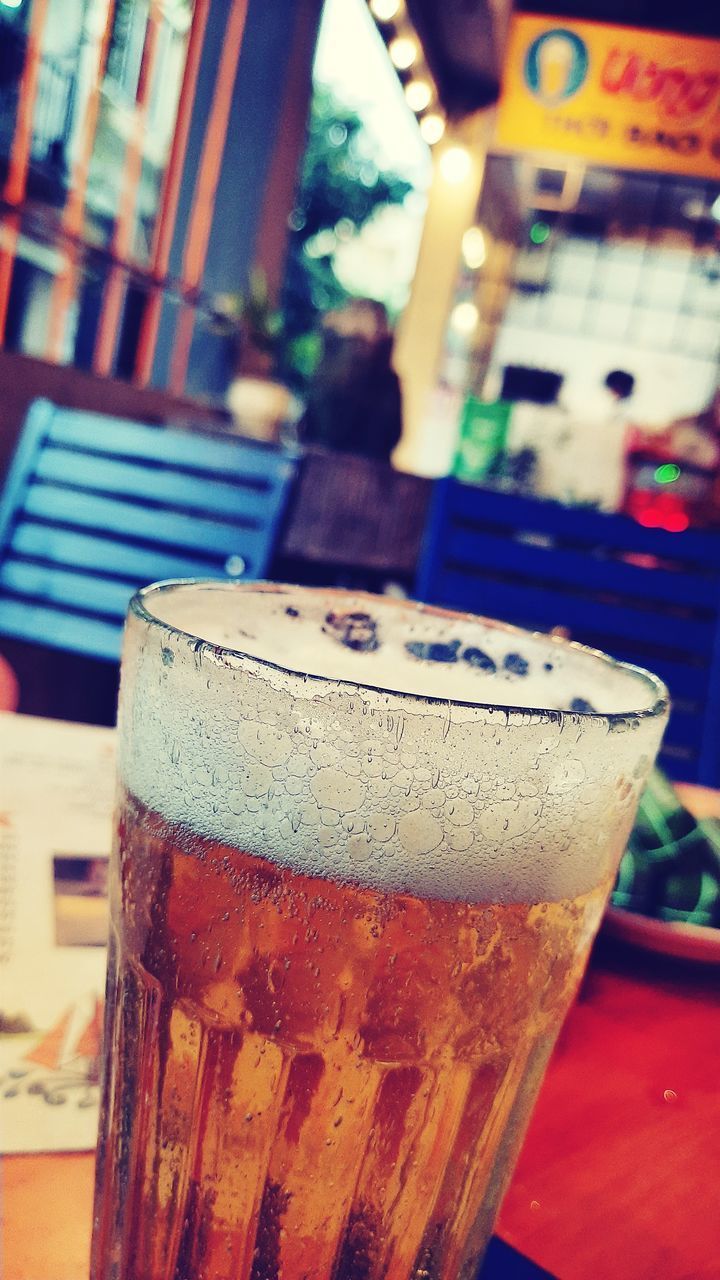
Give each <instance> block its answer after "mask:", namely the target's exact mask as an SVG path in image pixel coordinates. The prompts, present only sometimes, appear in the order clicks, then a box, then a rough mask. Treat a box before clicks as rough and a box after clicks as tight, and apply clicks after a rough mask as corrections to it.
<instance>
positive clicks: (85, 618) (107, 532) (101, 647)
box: [0, 401, 296, 660]
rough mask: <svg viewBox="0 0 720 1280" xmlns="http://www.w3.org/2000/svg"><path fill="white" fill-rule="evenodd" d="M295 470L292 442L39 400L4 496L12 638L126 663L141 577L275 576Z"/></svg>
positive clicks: (0, 618)
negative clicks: (288, 445) (155, 423)
mask: <svg viewBox="0 0 720 1280" xmlns="http://www.w3.org/2000/svg"><path fill="white" fill-rule="evenodd" d="M295 467H296V461H295V459H294V457H293V456H292V455H291V454H289V453H288V452H286V451H284V450H279V449H273V448H271V447H268V446H264V445H256V444H254V443H251V442H248V441H243V440H239V439H233V438H226V437H218V436H212V435H209V434H206V433H202V434H201V433H193V432H189V431H179V430H174V429H171V428H161V427H151V426H145V425H142V424H140V423H134V422H126V421H124V420H119V419H114V418H107V417H103V416H102V415H99V414H90V413H81V412H77V411H73V410H68V409H58V408H56V407H55V406H54V405H51V404H49V403H48V402H47V401H36V402H35V404H34V405H33V406H32V407H31V409H30V412H29V414H28V418H27V421H26V424H25V427H24V429H23V433H22V436H21V439H20V443H19V446H18V449H17V451H16V455H15V458H14V461H13V465H12V467H11V470H10V473H9V476H8V480H7V483H6V486H5V490H4V492H3V495H2V498H0V635H3V634H4V635H7V636H11V637H14V638H16V639H20V640H29V641H34V642H37V643H41V644H44V645H48V646H50V647H54V648H58V649H65V650H68V651H71V652H75V653H82V654H86V655H88V656H93V657H98V658H103V659H108V658H111V659H113V660H115V659H117V657H118V655H119V651H120V643H121V632H122V622H123V618H124V614H125V611H126V608H127V602H128V600H129V597H130V595H131V594H132V592H133V591H134V590H135V589H136V588H137V587H138V586H141V585H143V584H144V583H146V582H150V581H152V580H154V579H159V578H167V577H220V578H224V577H227V576H228V574H229V575H230V576H232V577H239V576H242V577H246V578H260V577H263V576H264V575H265V574H266V573H267V570H268V566H269V562H270V557H271V554H272V550H273V546H274V543H275V540H276V537H277V534H278V531H279V525H280V521H281V519H282V515H283V511H284V507H285V503H286V500H287V497H288V494H289V488H290V484H291V481H292V479H293V477H294V474H295Z"/></svg>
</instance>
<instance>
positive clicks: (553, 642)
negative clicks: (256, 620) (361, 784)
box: [128, 578, 670, 725]
mask: <svg viewBox="0 0 720 1280" xmlns="http://www.w3.org/2000/svg"><path fill="white" fill-rule="evenodd" d="M179 587H180V588H185V587H187V588H190V587H207V588H212V589H216V590H221V591H241V592H243V593H247V594H248V595H250V594H252V593H253V592H256V593H257V594H262V595H265V594H267V595H282V594H284V593H286V592H300V593H301V594H305V593H306V594H308V595H314V596H320V595H324V596H327V597H328V598H329V599H331V600H332V599H353V600H367V601H371V602H374V603H375V604H376V603H377V601H380V602H381V603H382V605H383V607H387V608H395V609H401V610H403V611H407V612H408V613H418V614H421V615H424V616H429V617H439V618H456V619H457V620H458V621H459V622H467V623H471V624H472V623H481V624H483V625H484V626H487V627H490V628H491V629H492V630H494V631H501V632H504V633H505V634H507V635H509V636H524V637H526V638H528V637H529V638H530V639H533V640H539V641H541V642H543V643H545V644H547V645H548V646H549V648H556V649H563V650H568V649H569V650H572V651H573V652H574V653H577V654H581V655H582V656H583V657H585V658H589V659H591V661H592V662H593V663H599V664H600V665H602V666H604V667H606V669H607V670H608V671H609V672H616V671H621V672H624V673H625V674H627V675H629V676H631V677H632V678H633V680H635V681H636V682H637V683H638V684H642V685H644V687H645V688H646V689H649V690H651V691H652V693H653V694H654V695H655V700H654V702H653V703H652V705H651V706H649V707H644V708H640V709H637V710H629V711H563V710H558V709H557V708H550V707H528V706H518V705H517V704H512V703H503V702H482V701H475V700H472V699H461V698H457V697H440V696H438V695H436V694H424V693H410V692H408V691H407V690H401V689H391V688H388V687H386V686H384V685H377V684H372V683H370V682H369V681H361V680H352V679H348V678H347V677H338V676H328V675H318V674H316V673H314V672H303V671H301V670H299V669H296V668H293V667H286V666H283V664H282V663H279V662H273V661H271V660H270V659H269V658H260V657H258V656H257V654H254V653H247V652H246V651H245V650H244V649H238V648H235V647H234V646H231V645H224V644H217V643H216V642H215V641H212V640H205V639H203V637H202V636H198V635H196V634H195V633H194V632H193V631H185V630H184V628H182V627H178V626H176V625H175V624H174V623H171V622H166V621H165V620H164V619H163V618H160V617H158V616H157V615H156V614H154V613H153V612H152V610H151V608H148V605H147V600H148V597H153V596H156V595H163V594H164V593H166V592H170V591H175V590H177V589H178V588H179ZM130 614H132V615H133V616H134V617H136V618H137V619H139V620H140V621H141V622H145V623H147V624H149V625H150V626H153V627H158V628H161V629H163V630H164V631H166V632H168V633H170V634H171V635H174V636H177V637H178V638H179V639H182V640H188V641H191V642H192V643H193V645H194V648H195V651H196V652H200V651H201V650H207V651H208V653H211V654H212V655H213V657H214V658H217V657H218V656H219V655H225V656H227V657H228V658H231V659H241V660H242V661H243V662H248V663H251V664H252V663H255V664H256V665H257V666H259V667H266V668H268V669H269V670H272V671H278V672H280V673H282V674H283V675H284V676H289V677H291V678H293V679H298V680H303V681H304V682H306V683H307V682H308V681H311V680H315V681H318V682H319V683H320V684H332V685H334V686H336V687H342V688H347V689H352V690H361V689H367V690H370V691H372V692H374V693H379V694H386V695H389V696H390V697H394V698H399V699H401V700H402V701H406V702H411V703H415V704H416V705H417V704H422V703H425V704H431V705H439V706H443V707H446V706H448V705H450V706H457V707H464V708H469V709H471V710H477V711H489V712H500V713H501V714H504V715H506V716H507V718H508V720H515V719H524V720H527V717H528V716H541V717H544V718H547V717H549V716H551V717H553V718H557V717H565V716H572V718H573V719H574V720H581V721H585V722H590V723H591V722H593V721H597V722H599V723H604V724H610V725H620V724H627V723H628V722H629V721H637V720H655V719H658V718H659V717H661V716H662V715H664V714H665V713H666V712H667V711H668V710H669V707H670V693H669V690H668V688H667V685H666V684H665V683H664V681H662V680H661V679H660V677H659V676H656V675H654V674H653V672H652V671H648V670H647V669H646V668H645V667H640V666H637V665H636V664H635V663H632V662H622V661H621V660H620V659H619V658H613V657H611V655H610V654H607V653H604V652H603V650H602V649H595V648H593V647H592V646H591V645H586V644H582V643H581V642H580V641H578V640H569V639H567V638H566V637H564V636H556V635H555V636H554V635H550V634H549V633H548V632H545V631H531V630H530V629H529V628H527V627H519V626H515V625H514V624H513V623H511V622H503V621H501V620H500V619H499V618H489V617H487V616H486V615H484V614H480V613H466V612H464V611H462V610H459V609H447V608H445V607H443V606H441V605H433V604H426V603H424V602H423V601H420V600H411V599H396V598H395V597H392V596H383V595H378V594H375V593H373V592H370V591H354V590H352V589H350V588H346V587H313V586H309V587H305V586H299V585H296V584H292V583H288V582H271V581H268V580H267V579H254V580H252V581H237V582H235V581H232V580H228V579H224V578H165V579H161V580H160V581H158V582H151V583H149V584H148V585H147V586H145V587H141V588H140V589H139V590H137V591H136V592H134V594H133V596H132V597H131V599H130V603H129V605H128V616H129V615H130Z"/></svg>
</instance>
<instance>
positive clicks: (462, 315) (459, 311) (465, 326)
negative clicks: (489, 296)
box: [450, 302, 480, 338]
mask: <svg viewBox="0 0 720 1280" xmlns="http://www.w3.org/2000/svg"><path fill="white" fill-rule="evenodd" d="M479 319H480V313H479V312H478V309H477V307H476V306H475V303H474V302H458V304H457V306H456V307H453V310H452V312H451V314H450V327H451V328H452V329H454V330H455V332H456V333H460V334H462V336H463V337H465V338H469V337H470V334H471V333H474V332H475V329H476V327H477V322H478V320H479Z"/></svg>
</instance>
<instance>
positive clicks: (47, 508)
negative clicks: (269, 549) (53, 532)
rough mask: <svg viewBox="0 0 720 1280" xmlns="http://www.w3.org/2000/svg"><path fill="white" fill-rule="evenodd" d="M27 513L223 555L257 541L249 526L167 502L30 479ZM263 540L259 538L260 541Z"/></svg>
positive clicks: (45, 518)
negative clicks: (158, 503) (242, 543)
mask: <svg viewBox="0 0 720 1280" xmlns="http://www.w3.org/2000/svg"><path fill="white" fill-rule="evenodd" d="M25 510H26V511H27V513H28V515H31V516H34V517H35V518H36V519H44V520H47V521H54V522H55V521H56V522H57V523H58V524H63V525H68V526H76V527H83V528H90V529H98V530H107V531H108V532H109V533H117V534H124V535H125V536H126V537H130V538H133V539H135V540H137V541H143V542H154V543H157V542H161V543H163V544H164V545H166V546H175V547H187V548H188V549H189V550H194V549H195V548H196V547H197V546H211V547H212V548H213V551H214V552H216V553H217V554H222V555H224V556H225V557H227V556H229V555H233V554H235V553H239V552H240V539H241V538H243V539H250V540H251V541H253V542H255V541H257V537H256V533H257V531H256V530H255V529H254V528H253V527H252V526H250V527H248V526H244V525H242V524H240V521H238V522H237V523H230V521H227V522H226V521H219V520H211V519H207V518H206V517H205V516H198V515H195V514H194V513H191V512H188V511H177V510H176V509H174V508H169V507H150V506H146V505H145V504H144V503H139V502H134V501H133V500H132V499H130V498H128V499H127V500H122V499H119V498H110V497H106V496H105V495H104V494H98V493H86V492H81V491H80V490H74V489H72V490H71V489H57V488H55V487H54V486H53V485H48V484H44V483H42V482H39V483H33V485H32V486H31V488H30V489H29V490H28V494H27V498H26V501H25ZM262 541H263V539H262V537H261V539H260V542H262Z"/></svg>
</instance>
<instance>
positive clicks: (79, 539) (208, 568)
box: [11, 520, 217, 582]
mask: <svg viewBox="0 0 720 1280" xmlns="http://www.w3.org/2000/svg"><path fill="white" fill-rule="evenodd" d="M11 551H12V552H13V553H14V554H15V555H17V556H26V557H34V558H35V559H39V560H42V561H44V562H46V563H48V564H57V565H66V564H72V565H75V566H76V568H78V569H90V570H94V571H95V572H96V573H109V572H112V573H113V574H117V575H118V576H119V577H121V578H126V579H128V580H130V581H132V582H150V581H151V579H152V578H153V577H155V578H156V579H161V578H182V577H186V576H187V575H188V574H190V575H191V576H193V577H196V578H202V577H203V576H207V575H208V574H211V572H212V570H213V569H214V568H215V564H216V560H217V557H216V556H213V555H212V553H209V554H208V555H204V556H203V555H190V553H189V552H187V551H184V552H182V553H181V554H173V553H172V552H168V551H163V550H162V548H160V547H143V546H135V545H133V544H132V543H126V542H121V541H120V540H119V539H118V538H111V537H98V536H96V534H94V533H76V532H75V531H73V530H70V529H62V528H59V527H54V526H53V525H47V524H35V523H34V522H32V521H30V520H28V521H26V523H25V524H21V525H19V526H18V527H17V529H16V530H15V533H14V534H13V539H12V543H11Z"/></svg>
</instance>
